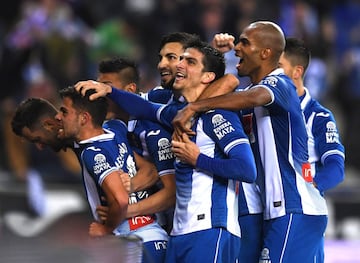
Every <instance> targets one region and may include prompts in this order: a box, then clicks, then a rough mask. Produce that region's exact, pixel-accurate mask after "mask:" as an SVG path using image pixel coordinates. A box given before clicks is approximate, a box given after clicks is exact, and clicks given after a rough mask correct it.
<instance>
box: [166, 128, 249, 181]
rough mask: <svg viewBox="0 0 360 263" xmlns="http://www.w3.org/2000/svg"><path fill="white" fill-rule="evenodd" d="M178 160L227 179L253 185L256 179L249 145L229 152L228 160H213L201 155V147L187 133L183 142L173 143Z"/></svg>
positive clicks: (240, 146)
mask: <svg viewBox="0 0 360 263" xmlns="http://www.w3.org/2000/svg"><path fill="white" fill-rule="evenodd" d="M172 145H173V148H172V150H173V152H174V153H175V155H176V158H178V159H179V160H181V161H182V162H186V163H189V164H191V165H192V166H194V167H197V168H200V169H203V170H206V171H209V172H211V173H213V174H216V175H218V176H221V177H223V178H227V179H234V180H239V181H243V182H247V183H253V182H254V181H255V179H256V168H255V160H254V157H253V153H252V151H251V148H250V145H249V144H247V143H243V144H239V145H238V146H236V147H233V149H232V150H230V151H229V154H228V157H229V158H226V159H219V158H212V157H209V156H206V155H205V154H203V153H200V149H199V147H198V146H197V145H196V144H195V143H194V142H192V141H190V139H189V137H188V135H187V134H186V133H183V134H182V141H181V142H180V141H172Z"/></svg>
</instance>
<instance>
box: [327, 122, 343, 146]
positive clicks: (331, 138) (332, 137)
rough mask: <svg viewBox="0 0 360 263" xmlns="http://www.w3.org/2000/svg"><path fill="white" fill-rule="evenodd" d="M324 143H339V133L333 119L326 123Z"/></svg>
mask: <svg viewBox="0 0 360 263" xmlns="http://www.w3.org/2000/svg"><path fill="white" fill-rule="evenodd" d="M325 135H326V143H340V141H339V133H338V131H337V128H336V124H335V122H333V121H329V122H328V123H326V133H325Z"/></svg>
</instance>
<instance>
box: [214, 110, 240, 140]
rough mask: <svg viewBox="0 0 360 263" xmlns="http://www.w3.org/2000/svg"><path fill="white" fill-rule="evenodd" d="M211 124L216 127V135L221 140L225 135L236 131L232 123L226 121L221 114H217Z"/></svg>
mask: <svg viewBox="0 0 360 263" xmlns="http://www.w3.org/2000/svg"><path fill="white" fill-rule="evenodd" d="M211 122H212V124H213V127H214V133H215V135H216V136H217V137H218V139H219V140H221V139H222V138H224V136H225V135H227V134H229V133H231V132H233V131H235V129H234V127H233V126H232V124H231V122H229V121H228V120H226V119H225V118H224V116H222V115H221V114H215V115H214V116H213V117H212V119H211Z"/></svg>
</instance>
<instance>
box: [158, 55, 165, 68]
mask: <svg viewBox="0 0 360 263" xmlns="http://www.w3.org/2000/svg"><path fill="white" fill-rule="evenodd" d="M165 66H166V59H165V57H161V58H160V60H159V62H158V65H157V67H158V69H162V68H164V67H165Z"/></svg>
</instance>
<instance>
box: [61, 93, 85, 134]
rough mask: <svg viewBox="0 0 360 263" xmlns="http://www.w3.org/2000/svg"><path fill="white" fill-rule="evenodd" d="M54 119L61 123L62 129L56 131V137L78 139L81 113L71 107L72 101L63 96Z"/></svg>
mask: <svg viewBox="0 0 360 263" xmlns="http://www.w3.org/2000/svg"><path fill="white" fill-rule="evenodd" d="M56 119H57V120H59V121H60V123H61V124H62V129H60V131H59V133H58V138H60V139H62V140H67V139H72V140H75V141H78V140H77V138H78V136H79V132H80V127H81V114H79V113H78V111H77V110H76V109H75V108H74V107H73V102H72V100H71V99H70V98H68V97H64V98H63V100H62V105H61V107H60V111H59V113H58V114H57V115H56Z"/></svg>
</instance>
